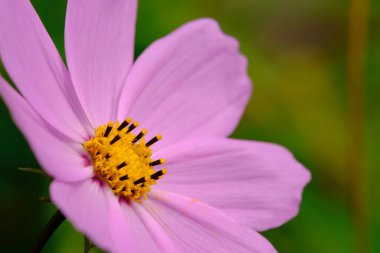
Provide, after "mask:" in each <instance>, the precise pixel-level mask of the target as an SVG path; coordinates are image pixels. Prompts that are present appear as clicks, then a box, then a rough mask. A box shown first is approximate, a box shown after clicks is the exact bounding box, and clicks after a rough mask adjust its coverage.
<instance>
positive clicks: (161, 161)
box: [149, 158, 165, 167]
mask: <svg viewBox="0 0 380 253" xmlns="http://www.w3.org/2000/svg"><path fill="white" fill-rule="evenodd" d="M164 163H165V159H162V158H161V159H158V160H156V161H154V162H151V163H150V164H149V166H152V167H153V166H156V165H160V164H164Z"/></svg>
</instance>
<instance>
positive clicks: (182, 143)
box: [0, 0, 310, 253]
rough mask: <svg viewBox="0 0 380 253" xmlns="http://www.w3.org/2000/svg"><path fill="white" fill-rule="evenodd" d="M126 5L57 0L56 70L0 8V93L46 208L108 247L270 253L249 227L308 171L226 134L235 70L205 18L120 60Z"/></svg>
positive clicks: (130, 20) (231, 120)
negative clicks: (62, 17)
mask: <svg viewBox="0 0 380 253" xmlns="http://www.w3.org/2000/svg"><path fill="white" fill-rule="evenodd" d="M136 8H137V0H69V1H68V7H67V17H66V26H65V51H66V58H67V68H66V66H65V64H64V62H63V61H62V59H61V58H60V55H59V53H58V52H57V50H56V48H55V46H54V44H53V43H52V41H51V39H50V37H49V35H48V33H47V32H46V30H45V29H44V27H43V25H42V23H41V21H40V19H39V18H38V16H37V14H36V12H35V11H34V9H33V7H32V5H31V4H30V2H29V1H27V0H3V1H1V2H0V55H1V60H2V62H3V64H4V66H5V68H6V70H7V72H8V74H9V76H10V77H11V79H12V80H13V82H14V83H15V85H16V87H17V89H18V91H16V90H15V89H13V88H12V86H10V85H9V84H8V83H6V81H5V80H4V79H3V78H1V79H0V93H1V96H2V98H3V99H4V101H5V103H6V104H7V106H8V108H9V110H10V111H11V114H12V116H13V119H14V121H15V122H16V124H17V126H18V127H19V128H20V129H21V131H22V133H23V134H24V135H25V137H26V139H27V140H28V142H29V144H30V146H31V148H32V150H33V152H34V153H35V155H36V157H37V159H38V161H39V163H40V164H41V166H42V167H43V169H44V170H45V171H46V172H47V173H48V174H49V175H51V176H52V177H53V181H52V183H51V186H50V194H51V199H52V201H53V202H54V203H55V204H56V205H57V207H58V208H59V209H60V210H61V212H62V213H63V214H64V215H65V216H66V217H67V219H68V220H69V221H70V222H72V224H73V225H74V226H75V227H76V228H77V229H78V230H79V231H81V232H83V233H84V234H85V235H86V236H88V237H89V238H90V239H91V240H92V241H93V242H94V243H95V244H96V245H97V246H98V247H100V248H102V249H104V250H106V251H110V252H228V253H230V252H239V253H240V252H257V253H264V252H265V253H267V252H275V249H274V248H273V247H272V246H271V244H270V243H269V242H268V241H267V240H266V239H265V238H264V237H262V236H261V235H260V234H259V233H258V232H260V231H263V230H267V229H270V228H273V227H277V226H280V225H282V224H283V223H285V222H286V221H288V220H289V219H291V218H292V217H294V216H295V215H296V214H297V212H298V209H299V204H300V201H301V194H302V191H303V188H304V186H305V185H306V184H307V182H308V181H309V180H310V174H309V172H308V171H307V170H306V169H304V167H303V166H302V165H301V164H299V163H298V162H297V161H296V160H295V159H294V158H293V156H292V155H291V153H290V152H288V151H287V150H286V149H285V148H283V147H281V146H278V145H275V144H269V143H264V142H256V141H242V140H233V139H228V138H226V137H227V136H229V135H230V134H231V133H232V131H233V130H234V129H235V127H236V125H237V124H238V122H239V119H240V117H241V115H242V113H243V111H244V109H245V106H246V104H247V102H248V100H249V98H250V95H251V81H250V79H249V77H248V75H247V73H246V69H247V61H246V59H245V57H243V56H242V55H241V54H240V53H239V48H238V43H237V41H236V40H235V39H233V38H231V37H229V36H227V35H225V34H224V33H223V32H222V31H221V30H220V28H219V26H218V25H217V23H216V22H215V21H213V20H210V19H200V20H196V21H192V22H189V23H187V24H185V25H184V26H182V27H180V28H179V29H178V30H176V31H174V32H172V33H171V34H169V35H167V36H166V37H164V38H162V39H160V40H158V41H156V42H154V43H153V44H152V45H151V46H149V47H148V48H147V49H146V50H145V52H143V53H142V55H141V56H140V57H139V58H138V59H137V60H136V61H135V62H134V61H133V59H134V56H133V51H134V34H135V23H136Z"/></svg>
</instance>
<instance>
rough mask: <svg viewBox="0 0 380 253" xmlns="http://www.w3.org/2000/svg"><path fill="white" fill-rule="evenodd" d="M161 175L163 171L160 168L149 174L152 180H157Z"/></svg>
mask: <svg viewBox="0 0 380 253" xmlns="http://www.w3.org/2000/svg"><path fill="white" fill-rule="evenodd" d="M163 175H164V172H163V171H162V170H159V171H157V172H156V173H154V174H153V175H151V176H150V178H151V179H153V180H157V179H159V178H160V177H161V176H163Z"/></svg>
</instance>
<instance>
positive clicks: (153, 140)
mask: <svg viewBox="0 0 380 253" xmlns="http://www.w3.org/2000/svg"><path fill="white" fill-rule="evenodd" d="M157 141H158V137H157V136H155V137H153V138H152V139H151V140H150V141H148V142H147V143H146V146H147V147H149V146H152V145H153V144H154V143H156V142H157Z"/></svg>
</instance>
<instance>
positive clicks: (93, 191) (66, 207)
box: [50, 179, 161, 253]
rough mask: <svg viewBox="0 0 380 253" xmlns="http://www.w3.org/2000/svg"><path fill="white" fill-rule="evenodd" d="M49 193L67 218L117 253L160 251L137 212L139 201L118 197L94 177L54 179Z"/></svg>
mask: <svg viewBox="0 0 380 253" xmlns="http://www.w3.org/2000/svg"><path fill="white" fill-rule="evenodd" d="M50 193H51V198H52V200H53V202H54V203H55V204H56V205H57V206H58V208H59V209H60V210H61V211H62V213H63V214H64V215H65V216H66V217H67V218H68V220H69V221H70V222H72V223H73V225H74V226H75V227H76V228H77V229H78V230H79V231H81V232H82V233H84V234H86V236H88V237H89V238H90V239H91V240H92V241H93V242H94V243H95V244H96V245H97V246H98V247H100V248H102V249H104V250H106V251H109V252H115V253H124V252H136V253H138V252H146V253H148V252H157V253H158V252H161V251H159V248H158V246H157V245H156V243H155V242H154V241H153V239H152V238H151V236H150V232H151V231H149V230H147V229H148V228H147V227H146V224H144V223H143V222H142V221H141V219H140V218H139V215H138V214H137V213H136V210H135V209H136V205H140V204H137V203H136V202H133V203H130V204H127V203H126V202H125V201H119V200H118V199H117V198H116V197H115V196H114V195H113V193H112V192H111V190H110V189H109V188H108V185H106V184H103V183H102V182H100V181H97V180H94V179H91V180H85V181H82V182H77V183H63V182H59V181H53V183H52V184H51V187H50Z"/></svg>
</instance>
